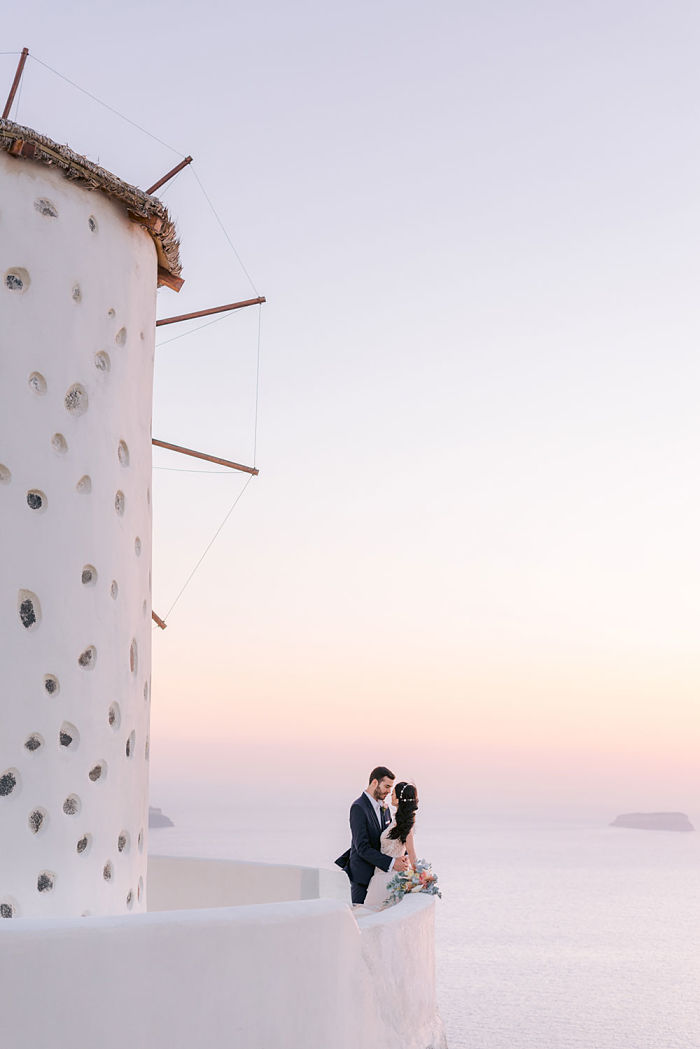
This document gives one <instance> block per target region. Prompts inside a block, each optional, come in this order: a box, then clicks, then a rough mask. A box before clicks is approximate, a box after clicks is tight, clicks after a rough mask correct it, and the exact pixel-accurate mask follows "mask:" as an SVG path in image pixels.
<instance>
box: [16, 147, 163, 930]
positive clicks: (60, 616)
mask: <svg viewBox="0 0 700 1049" xmlns="http://www.w3.org/2000/svg"><path fill="white" fill-rule="evenodd" d="M0 184H1V185H2V208H1V210H0V282H1V283H0V364H1V374H2V383H1V384H0V521H1V522H2V529H1V532H0V535H1V542H2V557H1V558H0V667H1V670H0V685H1V687H0V720H1V724H2V730H1V731H0V828H1V831H2V849H0V914H1V915H2V916H3V917H9V916H19V917H25V916H41V917H48V916H57V915H61V916H70V915H82V914H86V913H87V914H93V915H104V914H119V913H126V912H127V911H132V910H133V911H138V910H144V909H145V906H146V900H145V875H146V841H145V836H146V833H147V826H148V819H147V803H148V796H147V779H148V774H147V768H148V765H147V763H148V747H149V742H148V725H149V702H150V664H151V652H150V649H151V596H150V566H151V505H150V503H151V495H150V485H151V402H152V376H153V355H154V333H155V298H156V296H155V291H156V283H157V257H156V248H155V246H154V243H153V240H152V239H151V237H150V236H149V235H148V233H147V232H146V231H145V230H144V229H143V228H142V227H141V226H140V225H137V224H135V223H134V222H132V221H130V220H129V218H128V215H127V211H126V208H125V207H124V206H123V205H122V204H121V203H118V202H117V201H115V200H114V199H111V198H110V197H109V196H108V195H107V194H105V193H103V192H101V191H100V190H99V189H98V190H96V191H93V192H90V191H89V190H88V189H86V188H83V186H81V185H79V184H77V183H76V182H74V181H70V180H69V179H67V178H66V177H65V176H64V174H62V173H61V172H60V171H59V170H58V169H53V168H51V167H48V166H46V165H45V164H39V163H35V162H32V161H27V160H22V159H20V158H14V157H10V156H8V155H7V153H4V152H3V153H0Z"/></svg>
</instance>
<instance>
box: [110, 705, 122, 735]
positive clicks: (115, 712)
mask: <svg viewBox="0 0 700 1049" xmlns="http://www.w3.org/2000/svg"><path fill="white" fill-rule="evenodd" d="M107 721H108V722H109V726H110V728H113V729H114V730H115V731H116V729H118V728H119V726H120V725H121V723H122V712H121V710H120V707H119V704H118V703H112V704H111V705H110V708H109V710H108V711H107Z"/></svg>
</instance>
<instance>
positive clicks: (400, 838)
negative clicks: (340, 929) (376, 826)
mask: <svg viewBox="0 0 700 1049" xmlns="http://www.w3.org/2000/svg"><path fill="white" fill-rule="evenodd" d="M391 804H392V805H393V806H395V807H396V812H395V813H394V818H393V820H392V821H391V823H390V824H389V826H388V827H386V828H385V830H383V831H382V836H381V838H380V842H381V845H380V848H381V851H382V852H383V853H384V855H385V856H393V857H394V858H397V857H399V856H403V855H405V854H406V853H408V859H409V861H410V864H411V866H412V867H413V868H415V866H416V848H415V845H414V843H413V825H414V823H415V822H416V812H417V811H418V790H417V788H416V786H415V784H414V783H405V782H402V783H397V784H396V786H395V787H394V791H393V793H392V795H391ZM394 876H395V872H394V870H393V869H392V870H389V871H387V872H386V873H385V872H384V871H382V870H380V869H379V867H375V870H374V874H373V875H372V878H371V880H370V883H369V886H368V888H367V896H366V897H365V902H364V906H365V907H366V908H367V909H368V910H381V908H382V907H383V906H384V903H385V901H386V898H387V896H388V894H389V893H388V890H387V885H388V884H389V882H390V881H391V879H392V878H393V877H394Z"/></svg>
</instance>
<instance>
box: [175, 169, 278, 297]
mask: <svg viewBox="0 0 700 1049" xmlns="http://www.w3.org/2000/svg"><path fill="white" fill-rule="evenodd" d="M189 167H190V168H191V170H192V174H193V175H194V177H195V178H196V179H197V182H198V183H199V188H200V189H201V191H202V193H203V194H204V199H205V200H206V202H207V204H208V205H209V207H210V208H211V213H212V215H213V216H214V218H215V219H216V221H217V222H218V224H219V227H220V229H221V232H222V233H223V235H224V236H225V237H226V240H227V241H228V244H229V247H230V248H231V251H232V252H233V254H234V255H235V256H236V258H237V259H238V264H239V266H240V267H241V269H242V270H243V272H244V273H245V275H246V277H247V278H248V283H249V284H250V286H251V288H252V289H253V291H254V292H255V294H256V296H257V297H258V298H259V297H260V292H259V291H258V289H257V288H256V287H255V283H254V281H253V278H252V277H251V275H250V274H249V273H248V270H247V269H246V268H245V265H244V263H243V259H242V258H241V256H240V255H239V254H238V252H237V250H236V245H235V244H234V243H233V241H232V240H231V238H230V236H229V234H228V230H227V229H226V227H225V226H224V224H223V222H222V221H221V217H220V215H219V213H218V211H217V210H216V208H215V207H214V205H213V204H212V201H211V198H210V196H209V194H208V193H207V191H206V189H205V188H204V185H203V184H202V180H201V178H200V177H199V175H198V174H197V170H196V168H195V166H194V164H190V165H189Z"/></svg>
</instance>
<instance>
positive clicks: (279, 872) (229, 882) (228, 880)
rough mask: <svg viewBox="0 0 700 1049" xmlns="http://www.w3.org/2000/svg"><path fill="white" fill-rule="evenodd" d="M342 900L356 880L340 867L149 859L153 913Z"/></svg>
mask: <svg viewBox="0 0 700 1049" xmlns="http://www.w3.org/2000/svg"><path fill="white" fill-rule="evenodd" d="M319 898H323V899H331V900H342V901H343V902H344V903H350V882H349V881H348V877H347V875H346V874H345V873H344V872H343V871H341V870H340V869H339V868H337V867H336V868H334V869H333V870H325V869H324V868H319V867H302V866H298V865H296V864H282V863H251V862H246V861H245V860H212V859H201V858H199V857H196V858H195V857H184V856H154V855H151V856H149V857H148V909H149V911H170V910H173V911H175V910H188V909H191V908H197V909H199V908H206V907H230V906H232V905H233V904H236V905H238V906H240V905H241V904H246V903H281V902H282V901H283V900H316V899H319Z"/></svg>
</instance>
